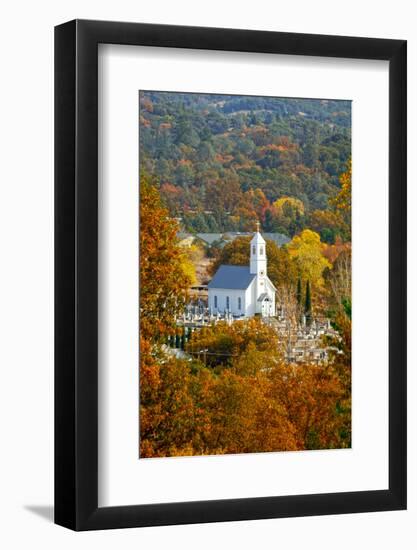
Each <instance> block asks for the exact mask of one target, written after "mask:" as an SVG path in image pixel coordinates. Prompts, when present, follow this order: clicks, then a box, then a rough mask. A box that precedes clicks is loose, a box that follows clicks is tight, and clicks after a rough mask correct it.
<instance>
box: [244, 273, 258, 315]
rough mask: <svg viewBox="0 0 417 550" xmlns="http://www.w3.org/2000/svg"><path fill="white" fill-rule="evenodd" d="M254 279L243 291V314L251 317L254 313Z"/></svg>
mask: <svg viewBox="0 0 417 550" xmlns="http://www.w3.org/2000/svg"><path fill="white" fill-rule="evenodd" d="M255 289H256V284H255V281H252V282H251V284H250V285H249V286H248V288H247V289H246V291H245V315H246V317H253V316H254V315H255Z"/></svg>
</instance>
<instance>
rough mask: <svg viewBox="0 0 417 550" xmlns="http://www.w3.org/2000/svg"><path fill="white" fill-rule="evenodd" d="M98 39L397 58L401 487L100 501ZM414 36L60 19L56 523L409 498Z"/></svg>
mask: <svg viewBox="0 0 417 550" xmlns="http://www.w3.org/2000/svg"><path fill="white" fill-rule="evenodd" d="M98 44H123V45H144V46H159V47H170V48H193V49H203V50H213V52H215V51H216V50H223V51H239V52H259V53H270V54H290V55H304V56H321V57H338V58H355V59H374V60H387V61H388V62H389V403H388V406H389V488H388V489H387V490H376V491H358V492H348V493H333V494H305V495H296V496H269V497H261V498H242V499H230V500H215V501H199V502H180V503H168V504H152V505H150V504H146V505H136V506H118V507H99V506H98V497H97V494H98V447H97V435H98V408H97V405H98V350H97V336H98V328H97V327H98V314H97V307H98V289H97V278H98V151H97V146H98V131H97V128H98V108H97V106H98V61H97V60H98V55H97V54H98ZM406 45H407V44H406V41H404V40H386V39H373V38H353V37H341V36H320V35H311V34H292V33H291V34H290V33H280V32H264V31H248V30H236V29H219V28H197V27H181V26H165V25H149V24H142V23H118V22H106V21H84V20H74V21H70V22H68V23H64V24H62V25H59V26H57V27H56V28H55V523H57V524H59V525H62V526H65V527H68V528H70V529H74V530H77V531H78V530H92V529H109V528H123V527H140V526H155V525H171V524H184V523H202V522H216V521H236V520H249V519H261V518H281V517H289V516H309V515H323V514H341V513H352V512H371V511H387V510H403V509H405V508H406V138H407V131H406V114H407V107H406Z"/></svg>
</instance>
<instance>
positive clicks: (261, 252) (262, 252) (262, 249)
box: [259, 246, 264, 256]
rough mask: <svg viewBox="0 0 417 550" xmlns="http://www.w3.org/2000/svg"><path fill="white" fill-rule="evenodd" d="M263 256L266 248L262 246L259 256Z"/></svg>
mask: <svg viewBox="0 0 417 550" xmlns="http://www.w3.org/2000/svg"><path fill="white" fill-rule="evenodd" d="M263 254H264V247H263V246H261V248H260V250H259V255H260V256H263Z"/></svg>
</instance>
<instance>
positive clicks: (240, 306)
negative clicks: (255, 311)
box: [237, 296, 242, 310]
mask: <svg viewBox="0 0 417 550" xmlns="http://www.w3.org/2000/svg"><path fill="white" fill-rule="evenodd" d="M237 308H238V310H241V309H242V298H241V297H240V296H239V298H238V299H237Z"/></svg>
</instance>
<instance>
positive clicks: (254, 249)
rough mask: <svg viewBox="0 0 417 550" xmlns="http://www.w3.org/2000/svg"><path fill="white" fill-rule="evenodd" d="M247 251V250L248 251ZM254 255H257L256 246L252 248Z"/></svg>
mask: <svg viewBox="0 0 417 550" xmlns="http://www.w3.org/2000/svg"><path fill="white" fill-rule="evenodd" d="M246 250H247V249H246ZM252 254H253V255H255V254H256V248H255V247H254V246H252Z"/></svg>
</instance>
